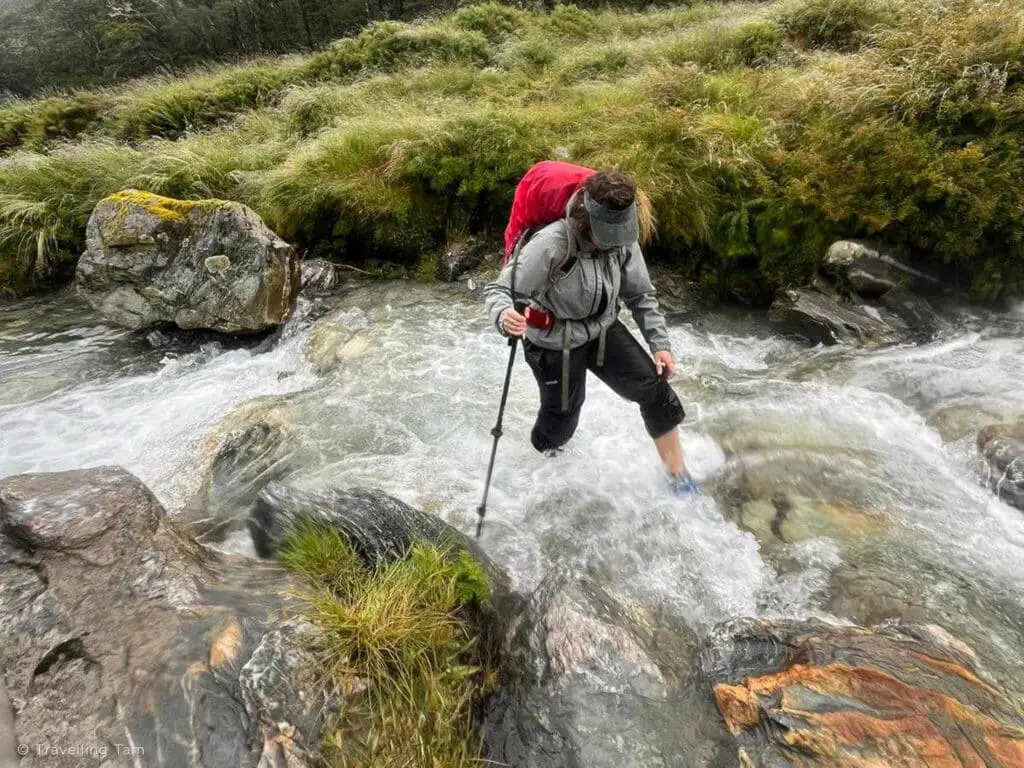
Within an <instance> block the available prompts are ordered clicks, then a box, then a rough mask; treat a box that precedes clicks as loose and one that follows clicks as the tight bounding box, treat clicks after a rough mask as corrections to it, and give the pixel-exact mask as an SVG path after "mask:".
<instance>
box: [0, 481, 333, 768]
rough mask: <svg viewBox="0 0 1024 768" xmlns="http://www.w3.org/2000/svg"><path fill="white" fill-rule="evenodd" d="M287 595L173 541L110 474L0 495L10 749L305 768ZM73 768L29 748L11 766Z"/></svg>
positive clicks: (262, 578) (182, 540)
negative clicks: (39, 747)
mask: <svg viewBox="0 0 1024 768" xmlns="http://www.w3.org/2000/svg"><path fill="white" fill-rule="evenodd" d="M292 588H293V587H292V584H291V581H290V579H289V578H288V577H287V575H286V574H285V573H283V572H282V571H281V570H279V569H277V568H275V567H271V566H267V565H263V564H259V563H254V562H253V561H251V560H246V559H243V558H233V557H227V556H223V555H219V554H217V553H213V552H211V551H209V550H206V549H205V548H203V547H201V546H199V545H197V544H195V543H194V542H193V541H191V540H190V539H188V538H186V537H184V536H181V535H180V534H179V533H178V532H177V531H176V529H175V528H174V527H173V526H172V525H171V524H170V523H169V521H168V519H167V517H166V514H165V512H164V510H163V508H162V507H161V506H160V504H159V502H157V500H156V499H155V498H154V496H153V495H152V494H151V493H150V492H149V490H148V489H147V488H146V487H145V486H144V485H143V484H142V483H141V482H140V481H139V480H137V479H136V478H135V477H134V476H133V475H131V474H129V473H128V472H127V471H125V470H123V469H120V468H117V467H102V468H98V469H90V470H82V471H76V472H61V473H55V474H41V475H21V476H16V477H10V478H7V479H5V480H3V481H0V595H2V596H3V597H2V599H0V634H2V636H3V643H0V670H3V671H4V672H5V673H6V674H5V683H6V689H7V692H8V694H9V696H10V699H11V701H12V703H13V706H14V712H15V729H16V731H17V739H18V741H19V742H20V743H22V744H29V745H36V744H48V745H52V746H53V747H54V748H55V749H56V748H59V747H63V748H65V750H66V749H67V748H68V747H70V746H75V745H81V746H82V747H85V748H91V749H94V750H96V751H97V752H98V751H99V750H101V749H102V750H106V756H107V757H108V758H109V760H110V761H111V762H110V763H109V765H111V766H132V765H140V764H141V765H146V766H160V767H163V766H166V768H180V767H181V766H186V765H188V766H202V767H204V768H223V766H243V765H244V766H254V765H256V764H257V762H258V761H260V760H261V759H262V760H264V761H266V762H263V763H260V764H261V765H284V764H287V765H288V766H292V768H299V767H301V766H304V765H306V749H307V745H311V746H313V747H315V746H316V745H318V744H319V741H320V731H321V729H322V725H323V720H322V718H323V712H324V706H325V702H324V700H323V698H322V696H321V695H320V694H318V692H317V688H316V687H315V685H314V684H313V683H314V681H312V680H310V679H309V677H308V675H306V674H305V673H304V672H303V670H306V671H308V669H309V667H308V664H307V663H306V661H307V658H306V656H305V654H306V653H307V652H306V651H305V650H304V649H305V646H306V643H305V642H304V641H303V636H304V627H303V626H302V625H301V623H296V622H285V621H282V618H281V617H282V614H283V613H285V612H286V605H285V603H284V602H283V600H284V598H283V597H282V594H284V593H285V592H287V591H289V590H290V589H292ZM0 687H2V686H0ZM2 720H3V713H2V712H0V726H2ZM0 742H2V739H0ZM129 747H131V748H134V750H135V752H134V757H132V756H129V754H128V752H127V751H126V750H128V748H129ZM119 748H120V750H119ZM0 757H2V755H0ZM82 757H83V755H78V756H75V755H74V754H69V753H67V752H65V753H64V754H62V755H53V754H49V755H40V754H38V753H37V751H36V750H35V749H32V750H30V751H29V753H28V755H27V756H26V757H25V758H24V759H23V760H22V762H21V763H20V765H23V766H39V767H40V768H42V766H46V767H47V768H52V767H53V766H58V767H60V768H72V766H75V767H77V766H81V765H85V764H87V763H85V762H83V760H82ZM86 757H87V756H86ZM87 759H88V757H87ZM274 760H277V761H278V762H273V761H274ZM98 762H99V761H98V760H97V761H96V763H93V762H89V763H88V764H89V765H93V764H98ZM107 764H108V763H104V765H107Z"/></svg>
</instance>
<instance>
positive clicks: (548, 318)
mask: <svg viewBox="0 0 1024 768" xmlns="http://www.w3.org/2000/svg"><path fill="white" fill-rule="evenodd" d="M523 316H524V317H525V318H526V324H527V325H528V326H530V327H531V328H536V329H537V330H539V331H546V330H547V329H548V328H550V327H551V326H552V325H554V324H555V316H554V315H552V314H551V313H550V312H545V311H544V310H543V309H541V308H540V307H533V306H530V307H527V308H526V309H525V310H524V312H523Z"/></svg>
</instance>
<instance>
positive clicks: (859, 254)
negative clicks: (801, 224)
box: [822, 240, 939, 299]
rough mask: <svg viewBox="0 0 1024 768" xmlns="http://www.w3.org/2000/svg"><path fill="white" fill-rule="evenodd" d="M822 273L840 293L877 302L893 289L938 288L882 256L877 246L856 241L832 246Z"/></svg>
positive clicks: (886, 256) (919, 273) (926, 278)
mask: <svg viewBox="0 0 1024 768" xmlns="http://www.w3.org/2000/svg"><path fill="white" fill-rule="evenodd" d="M822 270H823V271H824V272H826V273H827V274H829V275H831V276H832V277H834V278H835V279H836V281H837V282H838V283H839V285H840V287H841V288H843V289H849V290H852V291H854V292H855V293H859V294H860V295H862V296H865V297H867V298H872V299H875V298H878V297H880V296H882V295H883V294H885V293H888V292H889V291H892V290H894V289H896V288H909V287H917V286H922V285H937V284H938V283H939V281H938V280H936V279H935V278H933V277H929V276H928V275H926V274H924V273H923V272H919V271H918V270H916V269H913V268H912V267H909V266H907V265H906V264H904V263H902V262H900V261H897V260H896V259H894V258H893V257H892V256H890V255H889V254H887V253H884V252H883V251H882V250H880V249H879V248H878V247H877V246H874V245H872V244H870V243H865V242H861V241H857V240H840V241H838V242H836V243H833V244H832V245H831V246H830V247H829V249H828V252H827V253H826V254H825V259H824V262H823V263H822Z"/></svg>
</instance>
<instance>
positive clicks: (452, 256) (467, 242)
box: [434, 237, 488, 283]
mask: <svg viewBox="0 0 1024 768" xmlns="http://www.w3.org/2000/svg"><path fill="white" fill-rule="evenodd" d="M487 252H488V247H487V244H486V243H484V242H482V241H480V240H478V239H477V238H474V237H468V238H466V239H464V240H458V241H456V242H453V243H449V244H448V246H447V247H446V248H445V249H444V250H443V251H441V253H440V254H439V255H438V258H437V269H436V270H435V273H434V276H435V277H436V278H437V279H438V280H440V281H441V282H444V283H452V282H455V281H456V280H458V279H459V278H460V277H462V275H464V274H466V273H467V272H469V271H470V270H472V269H474V268H476V267H477V266H479V265H480V264H481V262H483V261H484V259H485V258H486V257H487Z"/></svg>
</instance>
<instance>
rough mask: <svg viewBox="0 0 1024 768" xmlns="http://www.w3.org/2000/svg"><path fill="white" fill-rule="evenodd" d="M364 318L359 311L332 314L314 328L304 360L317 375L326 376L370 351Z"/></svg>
mask: <svg viewBox="0 0 1024 768" xmlns="http://www.w3.org/2000/svg"><path fill="white" fill-rule="evenodd" d="M368 326H369V320H368V319H367V317H366V314H365V313H364V312H363V311H362V310H361V309H358V308H353V307H346V308H341V309H338V310H335V311H334V312H331V313H330V314H329V315H327V316H326V317H324V318H323V319H321V320H318V321H317V323H316V324H315V325H314V326H313V329H312V330H311V331H310V333H309V341H307V342H306V348H305V351H306V357H307V358H308V359H309V362H310V363H311V364H312V366H313V369H314V370H315V371H316V372H317V373H319V374H321V375H322V374H325V373H329V372H331V371H333V370H335V369H336V368H338V367H339V366H340V365H341V364H342V363H343V362H345V361H346V360H354V359H355V358H357V357H361V356H362V355H363V354H365V352H366V351H367V350H368V349H369V348H370V337H369V334H368V333H364V331H365V330H366V328H367V327H368Z"/></svg>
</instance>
